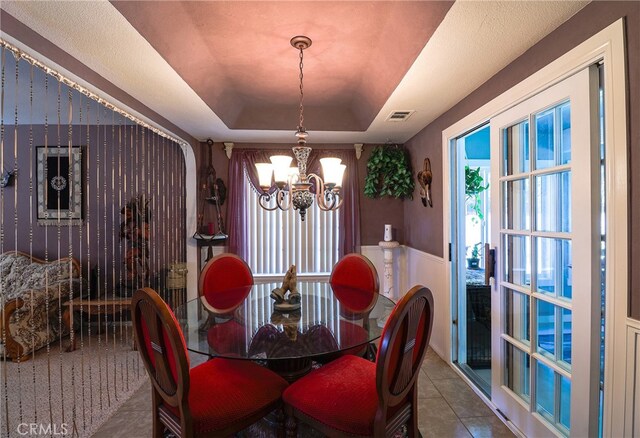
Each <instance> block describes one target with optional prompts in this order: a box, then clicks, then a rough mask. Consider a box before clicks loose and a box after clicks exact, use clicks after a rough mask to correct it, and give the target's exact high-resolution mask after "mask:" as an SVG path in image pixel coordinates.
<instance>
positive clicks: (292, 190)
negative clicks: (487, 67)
mask: <svg viewBox="0 0 640 438" xmlns="http://www.w3.org/2000/svg"><path fill="white" fill-rule="evenodd" d="M291 45H292V46H293V47H295V48H296V49H298V50H299V51H300V120H299V125H298V130H297V131H296V134H295V135H296V137H297V138H298V145H297V146H294V147H293V148H292V150H293V155H294V156H295V158H296V161H297V164H298V167H290V166H291V161H292V160H293V158H292V157H291V156H288V155H273V156H271V157H269V159H270V161H271V162H270V163H256V168H257V171H258V180H259V181H260V189H261V190H262V193H260V196H259V198H258V203H259V204H260V206H261V207H262V208H264V209H265V210H269V211H273V210H275V209H277V208H279V209H280V210H289V209H291V207H293V208H294V209H296V210H298V212H299V213H300V218H301V220H303V221H304V218H305V215H306V213H307V209H308V208H309V207H311V205H313V200H314V198H315V199H316V202H317V203H318V207H319V208H320V210H323V211H329V210H337V209H338V208H340V206H341V205H342V197H341V195H340V188H341V187H342V177H343V175H344V171H345V168H346V166H345V165H344V164H341V163H342V160H341V159H339V158H322V159H320V164H321V165H322V171H323V173H324V178H325V179H324V181H323V180H322V178H320V176H318V175H316V174H315V173H309V174H307V160H308V159H309V155H310V153H311V147H309V146H307V137H308V134H307V131H306V130H305V129H304V106H303V103H304V88H303V78H304V75H303V72H302V68H303V60H304V50H305V49H306V48H308V47H309V46H311V39H309V38H308V37H306V36H295V37H293V38H291ZM272 180H273V181H274V182H275V187H274V186H273V184H272ZM314 186H315V193H313V192H312V188H313V187H314Z"/></svg>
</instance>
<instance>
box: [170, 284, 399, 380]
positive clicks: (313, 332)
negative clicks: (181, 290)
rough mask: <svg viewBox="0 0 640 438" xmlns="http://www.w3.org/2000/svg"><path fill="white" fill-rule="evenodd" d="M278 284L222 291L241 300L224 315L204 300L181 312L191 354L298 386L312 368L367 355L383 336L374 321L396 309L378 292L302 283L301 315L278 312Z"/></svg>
mask: <svg viewBox="0 0 640 438" xmlns="http://www.w3.org/2000/svg"><path fill="white" fill-rule="evenodd" d="M280 284H281V282H280V281H274V282H260V283H257V284H254V285H252V286H246V287H242V288H235V289H229V290H224V291H222V292H221V293H223V294H225V295H228V296H240V297H241V301H240V302H239V303H237V305H235V306H232V307H231V308H229V307H227V306H225V307H226V308H225V310H224V312H223V313H222V312H220V311H216V310H215V309H213V308H212V307H211V306H210V305H209V304H208V303H207V302H206V301H205V300H204V299H203V298H201V297H200V298H197V299H193V300H190V301H188V302H186V303H185V304H183V305H181V306H179V307H178V308H177V309H176V311H175V315H176V318H177V320H178V323H179V324H180V328H181V329H182V333H183V334H184V338H185V342H186V345H187V349H188V350H190V351H192V352H195V353H200V354H204V355H208V356H210V357H223V358H232V359H241V360H242V359H244V360H253V361H258V362H262V363H264V364H265V365H266V366H267V367H269V368H270V369H272V370H274V371H275V372H277V373H278V374H280V375H282V376H283V377H284V378H285V379H287V380H289V381H294V380H296V379H298V378H299V377H301V376H303V375H304V374H306V373H307V372H309V370H310V369H311V367H312V364H313V363H314V362H317V363H325V362H328V361H330V360H332V359H334V358H336V357H339V356H340V355H342V354H345V353H353V354H365V353H366V352H367V351H369V344H370V343H371V342H372V341H375V340H376V339H378V338H379V337H380V335H381V332H382V328H380V327H379V325H378V324H377V323H376V319H375V318H377V317H379V316H380V315H382V314H383V313H384V310H385V308H386V309H389V308H390V307H391V308H392V307H393V305H394V303H393V301H391V300H390V299H389V298H387V297H385V296H384V295H379V294H378V293H377V291H373V290H364V289H358V288H352V287H346V286H332V285H331V284H329V283H328V282H327V281H326V280H325V281H319V280H307V281H301V280H300V279H299V281H298V284H297V286H298V291H299V292H300V294H301V306H300V309H298V310H295V311H289V312H282V311H277V310H275V309H274V303H275V302H274V301H273V300H272V299H271V298H270V294H271V291H272V290H273V289H275V288H278V287H280ZM242 297H244V299H242Z"/></svg>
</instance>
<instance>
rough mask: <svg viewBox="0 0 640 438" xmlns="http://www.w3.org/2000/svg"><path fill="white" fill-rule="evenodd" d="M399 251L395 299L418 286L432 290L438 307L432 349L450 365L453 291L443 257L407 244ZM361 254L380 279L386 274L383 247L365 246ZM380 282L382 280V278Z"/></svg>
mask: <svg viewBox="0 0 640 438" xmlns="http://www.w3.org/2000/svg"><path fill="white" fill-rule="evenodd" d="M396 251H397V253H396V258H395V261H394V262H395V266H394V271H395V278H394V280H395V281H394V283H395V284H394V286H393V287H394V291H395V292H396V293H397V296H396V299H397V298H399V297H401V296H403V295H404V294H405V293H407V291H408V290H409V289H410V288H412V287H413V286H416V285H422V286H426V287H428V288H429V289H431V293H433V301H434V305H435V309H434V321H433V332H432V333H431V348H433V350H434V351H435V352H436V353H437V354H438V355H439V356H440V357H442V358H443V359H444V360H446V361H447V362H448V361H449V358H450V357H451V354H450V351H451V291H450V288H449V282H448V281H447V279H446V270H445V261H444V259H443V258H441V257H436V256H434V255H431V254H428V253H426V252H422V251H419V250H417V249H414V248H411V247H408V246H404V245H402V246H400V248H398V249H397V250H396ZM361 252H362V255H364V256H365V257H367V258H368V259H369V260H371V262H372V263H373V265H374V266H375V267H376V269H377V271H378V276H379V277H380V276H381V275H382V273H383V272H384V262H383V256H382V250H381V249H380V247H378V246H377V245H367V246H363V247H362V248H361ZM380 280H381V281H382V278H380Z"/></svg>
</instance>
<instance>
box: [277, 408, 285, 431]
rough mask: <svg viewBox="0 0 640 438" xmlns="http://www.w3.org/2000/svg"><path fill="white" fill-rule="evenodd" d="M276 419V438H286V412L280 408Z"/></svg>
mask: <svg viewBox="0 0 640 438" xmlns="http://www.w3.org/2000/svg"><path fill="white" fill-rule="evenodd" d="M275 418H276V436H277V437H280V438H282V437H284V436H285V435H286V426H285V422H286V416H285V415H284V410H283V409H282V407H279V408H277V409H276V410H275Z"/></svg>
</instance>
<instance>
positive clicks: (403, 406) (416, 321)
mask: <svg viewBox="0 0 640 438" xmlns="http://www.w3.org/2000/svg"><path fill="white" fill-rule="evenodd" d="M432 327H433V295H432V294H431V291H430V290H429V289H427V288H425V287H422V286H415V287H413V288H412V289H411V290H410V291H409V292H407V294H406V295H405V296H404V297H402V299H401V300H400V301H399V302H398V304H396V307H395V309H394V311H393V312H392V313H391V315H390V316H389V319H388V320H387V323H386V325H385V327H384V331H383V333H382V338H381V341H380V349H379V350H378V357H377V361H376V386H377V391H378V399H379V401H380V404H379V408H378V412H377V415H376V420H375V424H374V431H375V433H374V435H375V436H381V435H384V434H385V430H386V431H389V430H395V429H394V427H395V426H396V425H400V424H404V423H405V422H407V421H409V420H410V419H411V418H412V421H415V418H416V415H415V414H416V411H417V405H416V403H417V389H416V381H417V378H418V372H419V371H420V366H421V365H422V361H423V360H424V357H425V354H426V352H427V347H428V346H429V340H430V338H431V329H432Z"/></svg>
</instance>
